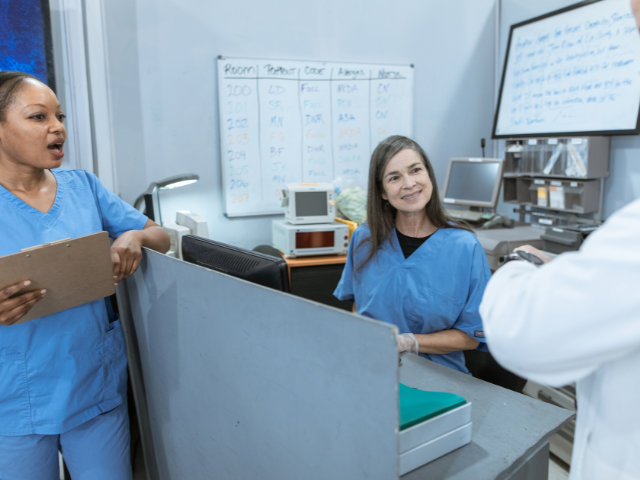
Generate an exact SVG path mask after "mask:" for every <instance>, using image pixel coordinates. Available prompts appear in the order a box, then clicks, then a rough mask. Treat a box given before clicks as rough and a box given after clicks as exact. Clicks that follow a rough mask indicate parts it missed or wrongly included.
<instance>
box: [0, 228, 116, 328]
mask: <svg viewBox="0 0 640 480" xmlns="http://www.w3.org/2000/svg"><path fill="white" fill-rule="evenodd" d="M27 281H29V282H30V283H29V284H28V285H25V283H26V282H27ZM3 287H4V288H3ZM0 288H3V290H0V325H13V324H18V323H22V322H26V321H29V320H33V319H35V318H40V317H43V316H45V315H51V314H53V313H57V312H61V311H62V310H66V309H68V308H73V307H76V306H78V305H82V304H84V303H88V302H92V301H94V300H98V299H100V298H104V297H108V296H109V295H113V293H114V292H115V287H114V285H113V265H112V262H111V253H110V246H109V236H108V234H107V232H99V233H94V234H92V235H87V236H85V237H80V238H75V239H73V240H63V241H58V242H54V243H51V244H45V245H39V246H37V247H33V248H29V249H25V250H23V251H22V252H20V253H15V254H13V255H7V256H6V257H0ZM43 290H46V293H45V294H44V295H43V294H42V291H43ZM25 291H26V293H22V294H20V292H25ZM16 294H18V295H16Z"/></svg>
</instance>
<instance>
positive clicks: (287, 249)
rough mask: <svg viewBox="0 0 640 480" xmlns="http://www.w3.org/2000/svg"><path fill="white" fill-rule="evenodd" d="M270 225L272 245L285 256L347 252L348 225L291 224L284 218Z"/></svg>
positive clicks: (333, 223) (344, 253) (341, 253)
mask: <svg viewBox="0 0 640 480" xmlns="http://www.w3.org/2000/svg"><path fill="white" fill-rule="evenodd" d="M272 225H273V226H272V229H273V230H272V235H273V237H272V239H273V246H274V247H275V248H277V249H278V250H280V251H281V252H282V253H283V255H284V256H285V257H287V258H296V257H302V256H309V255H346V254H347V249H348V247H349V226H348V225H344V224H342V223H338V222H330V223H329V222H328V223H322V224H319V225H291V224H290V223H287V222H286V221H285V220H274V221H273V223H272Z"/></svg>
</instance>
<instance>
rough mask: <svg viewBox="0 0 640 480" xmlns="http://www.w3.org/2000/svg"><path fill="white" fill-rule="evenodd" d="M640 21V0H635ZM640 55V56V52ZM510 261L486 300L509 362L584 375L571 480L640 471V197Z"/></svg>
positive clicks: (497, 348) (502, 359)
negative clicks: (535, 261)
mask: <svg viewBox="0 0 640 480" xmlns="http://www.w3.org/2000/svg"><path fill="white" fill-rule="evenodd" d="M631 4H632V7H633V10H634V14H635V16H636V22H637V23H638V29H639V30H640V0H631ZM638 60H640V59H638ZM522 249H523V250H525V251H527V252H529V253H531V254H533V255H535V256H537V257H538V258H540V259H542V260H543V261H545V264H544V265H543V266H541V267H536V266H534V265H532V264H531V263H528V262H527V261H513V262H509V263H508V264H506V265H505V266H503V267H502V268H500V269H499V270H498V271H497V272H496V273H495V274H494V275H493V277H492V279H491V280H490V281H489V283H488V285H487V288H486V290H485V295H484V298H483V301H482V304H481V305H480V315H481V317H482V320H483V323H484V332H485V337H486V340H487V344H488V346H489V349H490V350H491V353H492V354H493V356H494V357H495V358H496V360H497V361H498V362H499V363H500V364H502V365H503V366H504V367H505V368H508V369H509V370H511V371H513V372H514V373H516V374H518V375H521V376H523V377H526V378H530V379H531V380H534V381H536V382H539V383H543V384H546V385H551V386H556V387H559V386H562V385H567V384H569V383H572V382H576V383H577V398H578V414H577V426H576V432H575V441H574V446H573V458H572V461H571V480H632V479H633V480H638V479H640V200H635V201H634V202H632V203H631V204H629V205H627V206H626V207H625V208H623V209H621V210H620V211H618V212H617V213H615V214H614V215H612V216H611V217H610V218H609V220H607V222H606V223H605V224H604V225H603V226H602V227H600V228H599V229H598V230H597V231H596V232H594V233H593V234H591V235H590V236H589V237H588V238H587V240H586V241H585V243H584V244H583V245H582V248H581V249H580V251H579V252H570V253H565V254H563V255H561V256H559V257H558V258H557V259H555V260H553V262H551V263H548V261H549V259H548V258H547V257H545V255H544V254H542V253H541V252H540V251H538V250H536V249H535V248H532V247H523V248H522Z"/></svg>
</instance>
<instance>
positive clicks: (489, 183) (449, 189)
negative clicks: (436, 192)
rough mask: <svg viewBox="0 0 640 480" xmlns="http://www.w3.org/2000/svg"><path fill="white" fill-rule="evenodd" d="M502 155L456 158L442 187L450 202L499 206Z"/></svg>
mask: <svg viewBox="0 0 640 480" xmlns="http://www.w3.org/2000/svg"><path fill="white" fill-rule="evenodd" d="M502 168H503V161H502V159H500V158H452V159H450V160H449V167H448V168H447V176H446V179H445V182H444V188H443V189H442V197H443V198H442V201H443V203H445V204H449V205H465V206H469V207H485V208H496V205H497V203H498V195H499V193H500V184H501V181H502Z"/></svg>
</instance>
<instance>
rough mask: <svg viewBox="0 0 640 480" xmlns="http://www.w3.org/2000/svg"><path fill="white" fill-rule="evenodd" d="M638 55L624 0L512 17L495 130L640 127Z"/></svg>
mask: <svg viewBox="0 0 640 480" xmlns="http://www.w3.org/2000/svg"><path fill="white" fill-rule="evenodd" d="M639 62H640V34H638V30H637V27H636V23H635V19H634V17H633V13H632V11H631V6H630V3H629V0H608V1H602V0H597V1H590V2H581V3H579V4H577V5H573V6H570V7H567V8H563V9H561V10H557V11H554V12H551V13H549V14H546V15H543V16H541V17H536V18H533V19H531V20H527V21H526V22H522V23H519V24H516V25H512V26H511V32H510V34H509V44H508V50H507V54H506V56H505V64H504V69H503V74H502V83H501V85H500V95H499V97H498V106H497V109H496V115H495V121H494V126H493V137H494V138H507V137H527V136H528V137H535V136H561V135H592V136H593V135H598V134H599V135H630V134H636V133H640V122H639V120H640V118H639V116H638V112H639V111H640V68H638V63H639Z"/></svg>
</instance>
